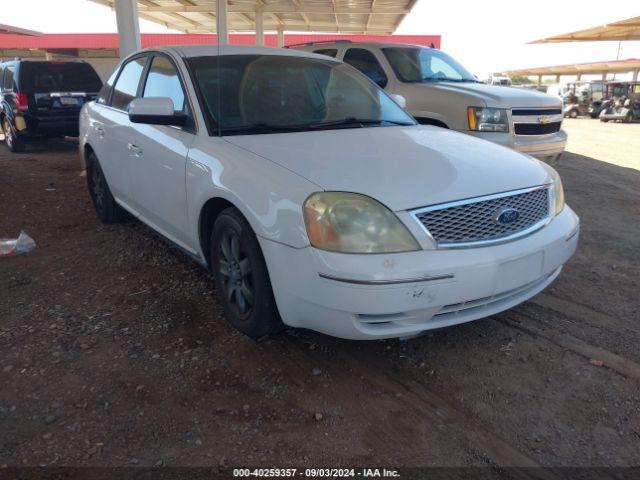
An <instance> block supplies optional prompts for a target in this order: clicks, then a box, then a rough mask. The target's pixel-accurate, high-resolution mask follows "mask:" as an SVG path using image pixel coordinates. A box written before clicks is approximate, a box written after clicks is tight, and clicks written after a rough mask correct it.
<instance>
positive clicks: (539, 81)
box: [538, 75, 542, 85]
mask: <svg viewBox="0 0 640 480" xmlns="http://www.w3.org/2000/svg"><path fill="white" fill-rule="evenodd" d="M541 83H542V75H538V85H540V84H541Z"/></svg>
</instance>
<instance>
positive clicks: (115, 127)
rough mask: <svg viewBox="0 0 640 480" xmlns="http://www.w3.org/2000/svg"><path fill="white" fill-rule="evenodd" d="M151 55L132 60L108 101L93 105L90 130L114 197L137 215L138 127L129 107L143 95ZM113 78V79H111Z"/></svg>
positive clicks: (127, 63)
mask: <svg viewBox="0 0 640 480" xmlns="http://www.w3.org/2000/svg"><path fill="white" fill-rule="evenodd" d="M147 59H148V55H146V54H143V55H138V56H136V57H133V58H132V59H130V60H128V61H127V62H126V63H125V64H124V65H123V66H122V68H121V69H120V70H119V72H118V74H117V77H116V79H115V81H114V84H113V88H112V89H111V91H110V92H109V93H108V98H107V99H105V100H104V101H101V100H100V99H99V101H98V102H96V103H95V104H94V106H93V109H94V112H95V114H94V115H93V116H92V120H91V125H90V126H89V129H90V130H91V131H90V132H89V135H90V138H91V146H92V147H93V149H94V150H95V152H96V155H97V157H98V160H99V161H100V166H101V167H102V170H103V172H104V174H105V177H106V178H107V182H108V184H109V188H110V189H111V193H112V194H113V196H114V197H115V198H116V199H117V200H118V202H119V203H121V204H122V205H123V206H124V207H125V208H127V209H128V210H129V211H131V213H133V214H134V215H136V216H137V214H138V213H137V211H136V210H135V206H134V202H133V199H132V195H131V188H132V184H131V163H132V161H133V160H134V154H133V152H132V150H131V145H133V138H134V130H133V128H131V122H130V121H129V114H128V112H127V109H128V107H129V103H131V100H133V99H134V98H136V97H137V96H138V95H139V90H140V84H141V79H142V74H143V72H144V70H145V68H146V64H147ZM109 81H111V80H109Z"/></svg>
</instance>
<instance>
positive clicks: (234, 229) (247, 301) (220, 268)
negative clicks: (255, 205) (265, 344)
mask: <svg viewBox="0 0 640 480" xmlns="http://www.w3.org/2000/svg"><path fill="white" fill-rule="evenodd" d="M209 249H210V250H209V252H210V257H209V258H210V259H211V270H212V272H213V277H214V280H215V284H216V293H217V296H218V299H219V301H220V302H221V303H222V307H223V309H224V312H225V316H226V318H227V321H228V322H229V323H230V324H231V325H232V326H233V327H235V328H236V329H238V330H240V331H241V332H242V333H244V334H245V335H247V336H249V337H251V338H261V337H264V336H267V335H269V334H273V333H277V332H278V331H280V330H282V329H283V328H284V325H283V324H282V321H281V320H280V316H279V315H278V308H277V307H276V302H275V299H274V297H273V290H272V288H271V281H270V279H269V272H268V271H267V265H266V263H265V261H264V257H263V255H262V250H261V249H260V244H259V243H258V239H257V238H256V235H255V234H254V233H253V230H252V229H251V226H250V225H249V223H248V222H247V220H246V219H245V218H244V217H243V216H242V214H241V213H240V211H239V210H238V209H236V208H228V209H227V210H225V211H223V212H222V213H221V214H220V215H219V216H218V218H217V219H216V221H215V223H214V226H213V232H212V234H211V239H210V246H209Z"/></svg>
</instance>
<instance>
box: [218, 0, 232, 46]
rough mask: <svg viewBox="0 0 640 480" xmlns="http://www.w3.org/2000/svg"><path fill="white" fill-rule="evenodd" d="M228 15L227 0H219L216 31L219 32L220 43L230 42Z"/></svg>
mask: <svg viewBox="0 0 640 480" xmlns="http://www.w3.org/2000/svg"><path fill="white" fill-rule="evenodd" d="M228 21H229V20H228V15H227V0H218V11H217V15H216V33H217V34H218V44H220V45H226V44H227V43H229V23H228Z"/></svg>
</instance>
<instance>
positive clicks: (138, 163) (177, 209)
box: [129, 53, 195, 252]
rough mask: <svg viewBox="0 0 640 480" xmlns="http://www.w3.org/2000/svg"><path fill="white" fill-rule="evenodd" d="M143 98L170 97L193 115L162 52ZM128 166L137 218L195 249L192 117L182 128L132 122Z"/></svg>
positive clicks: (153, 64) (154, 60)
mask: <svg viewBox="0 0 640 480" xmlns="http://www.w3.org/2000/svg"><path fill="white" fill-rule="evenodd" d="M141 96H142V97H169V98H171V100H173V105H174V109H175V111H176V112H180V113H184V114H186V115H188V116H189V117H190V118H191V119H192V118H193V115H192V112H191V107H190V105H189V100H188V98H187V95H186V93H185V89H184V85H183V83H182V80H181V78H180V75H179V74H178V70H177V67H176V65H175V64H174V62H173V61H172V60H171V59H170V58H169V57H168V56H166V55H164V54H159V53H158V54H155V55H154V56H153V57H152V59H151V64H150V65H149V69H148V73H147V75H146V80H145V83H144V85H143V87H142V90H141ZM131 127H132V129H133V130H134V135H133V139H132V141H131V146H130V147H129V148H130V150H131V158H130V163H129V165H130V169H129V171H130V172H131V182H132V185H134V186H135V187H134V189H133V196H134V201H135V205H136V209H137V210H138V212H139V213H140V218H141V219H142V220H144V221H145V222H147V223H148V224H150V225H151V226H152V227H153V228H155V229H157V230H158V231H160V232H161V233H163V234H164V235H165V236H166V237H168V238H170V239H171V240H173V241H174V242H175V243H177V244H178V245H180V246H182V247H183V248H185V249H187V250H189V251H191V252H195V245H191V244H190V243H192V242H191V241H190V240H189V238H190V235H189V228H188V222H187V198H186V195H187V194H186V185H185V180H186V178H185V175H186V162H187V154H188V152H189V148H190V147H191V145H192V144H193V142H194V140H195V125H194V123H193V121H192V120H190V121H188V122H187V124H186V125H185V126H184V127H173V126H165V125H147V124H142V123H132V124H131Z"/></svg>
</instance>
